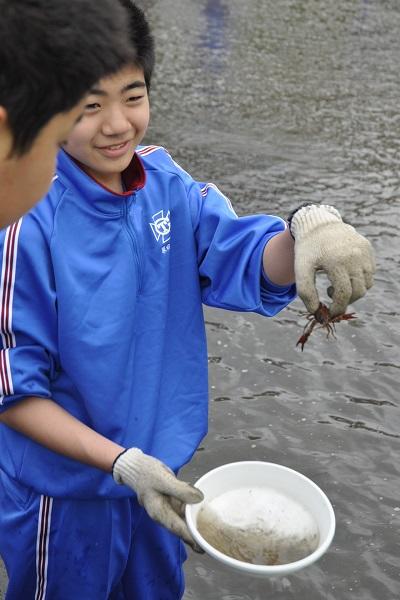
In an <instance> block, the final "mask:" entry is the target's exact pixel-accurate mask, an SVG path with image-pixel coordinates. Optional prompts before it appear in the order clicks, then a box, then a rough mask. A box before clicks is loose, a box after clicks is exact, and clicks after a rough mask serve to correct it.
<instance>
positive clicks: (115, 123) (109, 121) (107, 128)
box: [102, 108, 132, 135]
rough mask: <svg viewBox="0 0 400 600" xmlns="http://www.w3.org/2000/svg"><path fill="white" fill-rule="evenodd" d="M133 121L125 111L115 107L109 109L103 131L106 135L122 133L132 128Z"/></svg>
mask: <svg viewBox="0 0 400 600" xmlns="http://www.w3.org/2000/svg"><path fill="white" fill-rule="evenodd" d="M131 127H132V126H131V123H130V121H129V119H127V117H126V115H125V113H124V111H123V110H122V109H120V108H115V109H112V110H110V111H108V113H107V115H105V119H104V121H103V126H102V132H103V133H104V135H121V134H123V133H126V132H127V131H129V130H130V129H131Z"/></svg>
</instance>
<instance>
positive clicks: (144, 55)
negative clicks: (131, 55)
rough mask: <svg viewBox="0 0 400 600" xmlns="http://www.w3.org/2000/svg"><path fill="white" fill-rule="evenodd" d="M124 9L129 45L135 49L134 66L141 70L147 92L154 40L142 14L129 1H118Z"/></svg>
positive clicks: (153, 55) (152, 61) (151, 72)
mask: <svg viewBox="0 0 400 600" xmlns="http://www.w3.org/2000/svg"><path fill="white" fill-rule="evenodd" d="M119 2H120V4H122V6H123V7H124V8H126V10H127V12H128V19H129V33H130V38H131V44H132V45H133V47H134V48H135V52H136V60H135V61H134V63H135V65H136V66H137V67H139V68H140V69H143V74H144V80H145V83H146V87H147V90H148V91H149V90H150V84H151V77H152V74H153V69H154V62H155V53H154V38H153V35H152V33H151V30H150V25H149V23H148V21H147V19H146V17H145V14H144V12H143V11H142V9H141V8H139V7H138V6H137V5H136V4H135V3H134V2H131V0H119Z"/></svg>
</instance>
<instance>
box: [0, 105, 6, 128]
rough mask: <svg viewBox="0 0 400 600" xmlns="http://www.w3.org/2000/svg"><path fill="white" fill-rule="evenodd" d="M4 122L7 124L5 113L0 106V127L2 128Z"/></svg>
mask: <svg viewBox="0 0 400 600" xmlns="http://www.w3.org/2000/svg"><path fill="white" fill-rule="evenodd" d="M6 122H7V111H6V109H5V108H4V106H0V127H1V128H2V127H3V125H4V124H5V123H6Z"/></svg>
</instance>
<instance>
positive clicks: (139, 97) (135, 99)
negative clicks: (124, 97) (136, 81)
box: [128, 94, 144, 102]
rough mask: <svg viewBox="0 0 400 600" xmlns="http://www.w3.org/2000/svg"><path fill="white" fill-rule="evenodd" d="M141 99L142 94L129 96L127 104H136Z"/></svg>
mask: <svg viewBox="0 0 400 600" xmlns="http://www.w3.org/2000/svg"><path fill="white" fill-rule="evenodd" d="M142 98H144V95H143V94H141V95H140V96H129V98H128V102H137V101H138V100H141V99H142Z"/></svg>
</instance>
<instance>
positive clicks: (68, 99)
mask: <svg viewBox="0 0 400 600" xmlns="http://www.w3.org/2000/svg"><path fill="white" fill-rule="evenodd" d="M128 30H129V23H127V12H126V10H124V8H123V7H122V6H121V4H119V3H118V2H116V0H0V106H3V107H4V108H5V109H6V110H7V117H8V126H9V128H10V130H11V133H12V135H13V148H12V154H18V155H22V154H24V153H26V152H27V151H28V150H29V149H30V147H31V146H32V144H33V142H34V140H35V138H36V136H37V135H38V133H39V131H40V130H41V129H42V128H43V127H44V126H45V125H46V124H47V123H48V121H50V119H52V118H53V117H54V116H55V115H56V114H58V113H63V112H67V111H69V110H71V109H72V108H73V107H74V106H75V105H76V104H77V103H78V102H79V100H80V99H81V98H82V97H83V96H84V95H85V94H86V93H87V92H88V91H89V89H90V87H91V86H92V85H93V84H94V83H95V82H96V81H98V80H99V79H101V78H102V77H104V76H106V75H109V74H111V73H114V72H115V71H117V70H118V69H120V68H121V66H123V65H124V64H126V63H127V62H129V61H135V53H134V49H133V48H132V44H131V39H132V32H129V37H128Z"/></svg>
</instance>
